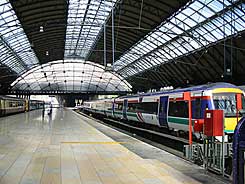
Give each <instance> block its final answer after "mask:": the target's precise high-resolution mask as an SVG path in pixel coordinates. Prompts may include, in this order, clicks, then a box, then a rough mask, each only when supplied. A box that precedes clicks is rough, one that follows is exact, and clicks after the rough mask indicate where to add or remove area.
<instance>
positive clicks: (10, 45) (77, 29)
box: [0, 0, 245, 93]
mask: <svg viewBox="0 0 245 184" xmlns="http://www.w3.org/2000/svg"><path fill="white" fill-rule="evenodd" d="M112 15H113V16H112ZM244 30H245V3H244V1H243V0H192V1H190V0H171V1H169V0H18V1H17V0H2V1H1V2H0V48H1V54H0V63H1V66H0V72H1V71H2V72H1V74H0V77H1V81H0V83H1V84H0V85H1V86H0V87H1V88H0V89H1V93H6V92H8V91H11V90H23V89H22V88H20V89H17V88H16V85H14V84H16V83H17V81H15V80H16V79H17V78H18V82H20V80H21V79H23V81H25V80H24V78H25V77H24V76H27V74H29V73H30V72H31V71H33V72H34V71H36V69H35V68H38V67H41V66H45V64H47V63H52V62H55V61H60V60H62V61H63V64H64V65H65V62H67V61H68V62H70V61H71V60H75V61H76V63H79V62H81V65H83V62H84V61H89V62H87V63H91V65H92V64H93V63H96V64H99V65H102V66H103V65H109V64H111V65H112V69H113V71H111V70H108V71H107V69H106V68H105V67H104V70H105V71H104V72H109V73H112V74H113V75H115V76H116V77H117V76H120V77H121V78H122V79H123V80H125V81H123V83H124V84H126V83H127V82H129V83H130V84H131V86H132V89H131V90H133V91H141V90H147V89H149V88H161V87H164V86H174V87H180V86H186V85H190V84H201V83H202V84H203V83H207V82H215V81H222V80H223V81H228V82H233V83H236V84H240V85H242V84H244V83H245V82H244V81H243V80H242V79H241V76H243V71H244V70H242V69H243V68H245V64H244V62H243V61H244V56H245V45H244ZM104 31H105V32H104ZM105 48H106V49H105ZM113 50H114V52H113ZM104 57H105V58H106V60H105V59H104ZM64 70H65V69H64ZM64 70H62V71H60V72H61V73H62V72H63V73H64ZM93 71H94V72H96V70H93ZM28 72H29V73H28ZM91 76H93V74H91ZM53 77H54V76H53ZM42 78H43V77H42ZM121 78H120V80H121ZM79 80H80V79H79ZM108 80H110V77H109V78H108ZM14 81H15V82H14ZM23 81H22V83H23ZM36 82H38V80H36ZM62 82H63V84H62V85H61V86H63V87H64V86H66V83H67V80H63V79H62ZM107 82H108V84H109V83H110V81H107ZM49 83H50V81H49V82H47V84H49ZM11 84H12V85H11ZM28 85H29V84H27V82H26V84H25V85H24V86H28ZM81 85H82V84H81ZM96 85H97V86H99V85H100V84H99V83H98V84H96ZM96 85H95V86H96ZM101 85H102V83H101ZM13 86H15V88H13ZM39 87H40V89H39V90H40V91H42V90H47V87H46V88H45V87H43V88H42V87H41V86H40V85H39ZM80 87H81V86H80ZM78 88H79V87H78ZM102 88H103V87H101V86H99V87H96V88H95V89H96V90H98V89H102ZM24 89H28V87H27V88H24ZM103 89H104V88H103ZM32 90H33V89H32ZM32 90H31V89H29V92H31V91H32ZM50 90H52V88H50ZM53 90H54V89H53ZM56 90H57V89H56ZM72 90H73V89H71V91H72ZM83 90H86V89H83ZM67 91H70V90H67ZM117 91H120V90H119V89H114V92H117ZM32 92H33V91H32ZM98 92H99V91H98Z"/></svg>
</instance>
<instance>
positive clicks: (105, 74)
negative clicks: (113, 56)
mask: <svg viewBox="0 0 245 184" xmlns="http://www.w3.org/2000/svg"><path fill="white" fill-rule="evenodd" d="M84 84H87V88H86V89H84V87H85V85H84ZM54 85H58V89H56V90H57V91H59V89H61V90H60V91H66V92H67V91H69V92H75V91H76V92H77V91H79V90H77V89H78V88H80V91H82V92H86V90H87V91H91V89H90V88H91V87H90V86H93V89H96V92H98V91H110V92H111V91H114V92H117V91H118V92H122V91H124V92H125V91H131V88H132V87H131V85H130V84H129V83H127V81H125V80H123V79H122V78H121V77H120V76H119V75H118V74H116V73H115V72H110V71H105V67H104V66H102V65H99V64H96V63H93V62H90V61H84V60H59V61H53V62H49V63H45V64H43V65H40V66H37V67H35V68H33V69H31V70H29V71H27V72H25V73H24V74H23V75H22V76H20V77H19V78H18V79H16V81H15V82H13V83H12V84H11V86H12V90H13V91H30V92H35V91H37V90H41V91H47V89H48V88H49V87H50V86H51V87H52V86H54ZM94 87H95V88H94ZM50 89H51V88H50ZM65 89H66V90H65ZM75 89H76V90H75ZM98 89H100V90H98ZM52 91H53V89H52Z"/></svg>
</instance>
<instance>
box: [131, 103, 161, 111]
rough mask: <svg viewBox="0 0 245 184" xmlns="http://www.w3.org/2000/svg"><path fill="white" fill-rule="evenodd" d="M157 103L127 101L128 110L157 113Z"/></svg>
mask: <svg viewBox="0 0 245 184" xmlns="http://www.w3.org/2000/svg"><path fill="white" fill-rule="evenodd" d="M157 110H158V103H157V102H142V103H129V104H128V111H129V112H142V113H148V114H157Z"/></svg>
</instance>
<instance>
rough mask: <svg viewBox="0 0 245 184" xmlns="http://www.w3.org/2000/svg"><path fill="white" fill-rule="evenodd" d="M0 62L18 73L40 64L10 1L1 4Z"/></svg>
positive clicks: (3, 0)
mask: <svg viewBox="0 0 245 184" xmlns="http://www.w3.org/2000/svg"><path fill="white" fill-rule="evenodd" d="M0 50H1V54H0V62H1V64H2V65H5V66H7V67H9V68H10V69H11V70H13V71H14V72H16V73H18V74H19V73H21V72H23V71H25V70H28V69H30V68H31V67H32V66H33V65H36V64H38V59H37V57H36V55H35V53H34V52H33V51H32V49H31V45H30V43H29V41H28V39H27V37H26V34H25V33H24V30H23V28H22V26H21V25H20V22H19V20H18V18H17V16H16V15H15V12H14V10H13V8H12V6H11V4H10V3H9V1H8V0H1V2H0Z"/></svg>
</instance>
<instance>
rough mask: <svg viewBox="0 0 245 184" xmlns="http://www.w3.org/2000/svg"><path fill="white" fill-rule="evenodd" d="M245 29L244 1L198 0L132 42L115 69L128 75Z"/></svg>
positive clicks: (116, 63)
mask: <svg viewBox="0 0 245 184" xmlns="http://www.w3.org/2000/svg"><path fill="white" fill-rule="evenodd" d="M223 2H224V4H223ZM243 30H245V4H244V3H243V2H242V1H237V0H234V1H233V2H231V1H228V0H224V1H223V0H195V1H193V2H191V3H189V4H188V5H187V6H186V7H185V8H184V9H182V10H179V12H177V13H176V14H174V15H173V16H172V17H170V18H169V19H168V20H166V21H164V22H163V23H162V24H161V25H160V26H159V27H157V28H156V29H155V30H153V31H152V32H151V33H149V34H148V35H146V36H145V37H144V38H143V39H142V40H140V41H139V42H138V43H136V44H135V45H134V46H132V47H131V48H130V49H129V50H128V52H126V53H125V54H124V55H122V56H121V57H120V59H119V60H117V61H116V62H115V65H114V69H115V71H116V72H118V73H120V74H121V75H122V76H123V77H125V78H127V77H130V76H132V75H135V74H137V73H139V72H142V71H144V70H146V69H149V68H151V67H153V66H155V65H160V64H162V63H165V62H168V61H171V60H173V59H175V58H177V57H181V56H183V55H185V54H188V53H190V52H194V51H196V50H198V49H202V48H204V47H206V46H208V45H210V44H212V43H215V42H217V41H219V40H222V39H224V38H225V37H228V36H231V35H236V34H238V33H239V32H240V31H243Z"/></svg>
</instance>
